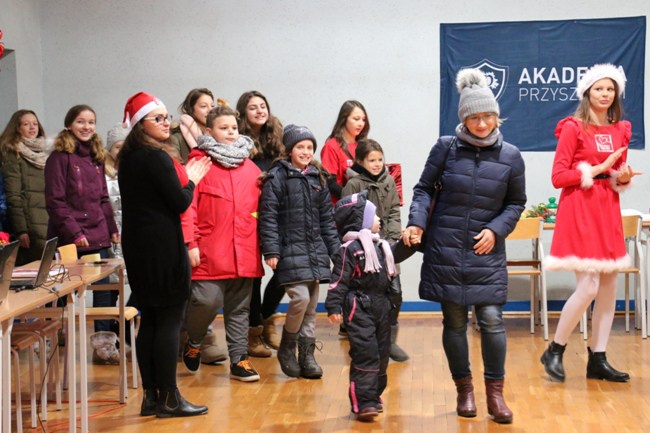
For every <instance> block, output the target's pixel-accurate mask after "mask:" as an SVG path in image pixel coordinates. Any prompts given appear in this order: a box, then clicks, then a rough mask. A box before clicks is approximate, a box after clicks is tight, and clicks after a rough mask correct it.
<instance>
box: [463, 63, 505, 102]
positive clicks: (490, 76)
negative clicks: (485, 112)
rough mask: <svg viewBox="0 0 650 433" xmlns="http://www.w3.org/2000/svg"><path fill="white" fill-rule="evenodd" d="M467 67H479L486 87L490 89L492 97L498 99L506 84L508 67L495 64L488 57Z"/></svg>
mask: <svg viewBox="0 0 650 433" xmlns="http://www.w3.org/2000/svg"><path fill="white" fill-rule="evenodd" d="M467 67H468V68H476V69H480V70H481V72H483V73H484V74H485V78H487V84H488V87H489V88H490V89H491V90H492V93H494V97H495V98H496V99H497V101H498V100H499V98H501V96H502V95H503V92H504V91H505V89H506V85H507V84H508V67H507V66H502V65H497V64H496V63H494V62H492V61H490V60H488V59H483V60H481V61H480V62H478V63H475V64H473V65H471V66H467Z"/></svg>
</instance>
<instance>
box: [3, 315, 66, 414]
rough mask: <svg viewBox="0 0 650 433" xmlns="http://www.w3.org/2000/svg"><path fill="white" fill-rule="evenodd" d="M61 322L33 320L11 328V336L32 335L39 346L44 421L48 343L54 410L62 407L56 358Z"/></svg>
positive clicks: (46, 395) (57, 360) (57, 358)
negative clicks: (54, 396)
mask: <svg viewBox="0 0 650 433" xmlns="http://www.w3.org/2000/svg"><path fill="white" fill-rule="evenodd" d="M62 323H63V322H62V321H61V320H60V319H51V320H45V319H35V320H31V321H29V322H17V323H14V325H13V328H12V336H13V335H15V336H20V335H32V336H34V337H36V338H37V339H38V344H39V358H40V363H39V365H40V376H41V383H42V384H43V387H42V388H41V418H42V419H43V420H44V421H45V420H47V401H48V391H47V390H48V380H47V377H46V374H47V371H48V368H47V367H48V366H47V363H48V361H49V359H50V358H49V357H48V353H47V352H48V351H47V346H48V345H47V343H48V341H49V342H50V346H51V350H52V354H53V355H52V363H53V366H52V369H51V370H49V372H50V379H53V380H51V383H52V384H53V386H54V387H55V391H56V410H61V408H62V405H61V402H62V399H61V387H62V379H61V375H60V374H59V370H60V367H59V356H58V351H59V344H58V343H59V339H58V331H59V329H61V326H62Z"/></svg>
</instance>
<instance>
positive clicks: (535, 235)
mask: <svg viewBox="0 0 650 433" xmlns="http://www.w3.org/2000/svg"><path fill="white" fill-rule="evenodd" d="M543 230H544V221H542V220H541V219H538V218H522V219H520V220H519V221H518V222H517V225H516V227H515V229H514V230H513V231H512V233H510V235H509V236H508V237H507V238H506V241H509V242H512V241H520V240H529V241H530V242H531V245H532V250H531V255H530V256H529V257H526V258H516V259H508V260H507V266H508V276H527V277H529V278H530V333H531V334H534V333H535V322H536V321H541V326H542V327H543V332H544V340H548V311H547V299H546V277H545V274H544V267H543V265H542V263H543V260H544V248H543V247H542V241H541V237H542V232H543ZM540 319H541V320H540Z"/></svg>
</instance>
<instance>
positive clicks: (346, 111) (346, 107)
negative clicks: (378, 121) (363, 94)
mask: <svg viewBox="0 0 650 433" xmlns="http://www.w3.org/2000/svg"><path fill="white" fill-rule="evenodd" d="M355 108H359V109H360V110H361V111H363V114H364V115H365V116H366V124H365V125H364V127H363V129H362V130H361V132H360V133H359V135H357V136H356V137H354V139H355V140H357V141H358V140H359V139H361V138H365V137H367V136H368V131H369V130H370V120H369V119H368V113H367V112H366V108H365V107H364V106H363V104H362V103H361V102H359V101H355V100H354V99H350V100H349V101H345V102H344V103H343V105H341V109H340V110H339V116H338V117H337V118H336V122H335V123H334V127H333V128H332V132H331V133H330V135H329V137H327V138H328V139H329V138H335V139H336V141H337V142H338V143H339V146H341V148H342V149H343V150H344V151H345V152H346V153H349V151H348V144H347V143H346V142H345V140H344V139H343V131H344V130H345V123H346V122H347V120H348V117H349V116H350V114H351V113H352V111H354V109H355Z"/></svg>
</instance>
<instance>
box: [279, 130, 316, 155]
mask: <svg viewBox="0 0 650 433" xmlns="http://www.w3.org/2000/svg"><path fill="white" fill-rule="evenodd" d="M303 140H311V141H312V143H314V153H315V152H316V137H314V134H312V132H311V131H310V130H309V128H307V127H306V126H296V125H287V126H285V127H284V135H283V136H282V143H283V144H284V148H285V150H286V152H287V155H288V154H290V153H291V149H292V148H293V146H294V145H295V144H296V143H298V142H300V141H303Z"/></svg>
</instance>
